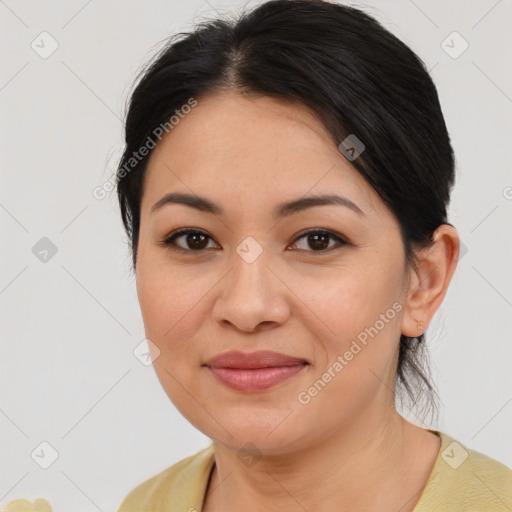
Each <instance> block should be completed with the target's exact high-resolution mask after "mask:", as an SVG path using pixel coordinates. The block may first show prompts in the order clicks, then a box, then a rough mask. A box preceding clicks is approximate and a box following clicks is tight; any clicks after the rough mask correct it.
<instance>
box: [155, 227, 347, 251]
mask: <svg viewBox="0 0 512 512" xmlns="http://www.w3.org/2000/svg"><path fill="white" fill-rule="evenodd" d="M180 239H183V240H182V243H183V244H184V245H181V244H179V243H177V240H180ZM302 239H306V243H307V244H309V246H310V247H312V248H313V250H308V249H305V250H306V251H307V252H327V250H331V249H332V248H333V247H335V246H336V243H337V244H338V246H342V245H349V242H347V241H346V240H344V239H343V238H341V236H339V235H337V234H335V233H332V232H331V231H327V230H325V229H320V230H318V229H317V230H311V231H307V232H306V233H303V234H302V235H301V236H299V237H298V238H296V239H295V242H294V244H292V245H291V246H289V247H293V246H294V245H297V242H298V241H300V240H302ZM329 239H330V240H334V241H335V242H336V243H335V244H334V245H329ZM208 240H213V239H212V238H211V237H210V235H208V234H207V233H206V232H204V231H201V230H198V229H180V230H178V231H176V232H174V233H172V234H171V235H170V236H168V237H167V238H166V239H165V240H163V241H162V242H161V243H162V245H164V246H166V247H168V248H169V249H172V250H173V251H174V250H175V251H181V252H185V253H187V252H188V253H190V252H202V251H205V250H206V249H208V248H209V247H208ZM211 248H212V247H210V249H211ZM301 250H304V249H301Z"/></svg>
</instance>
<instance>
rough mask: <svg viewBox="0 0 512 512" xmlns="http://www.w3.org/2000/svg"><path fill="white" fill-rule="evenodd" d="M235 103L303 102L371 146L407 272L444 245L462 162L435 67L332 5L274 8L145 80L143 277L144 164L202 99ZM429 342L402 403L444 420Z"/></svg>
mask: <svg viewBox="0 0 512 512" xmlns="http://www.w3.org/2000/svg"><path fill="white" fill-rule="evenodd" d="M223 91H235V92H237V93H240V94H246V95H264V96H269V97H274V98H277V99H280V100H285V101H290V102H300V103H301V104H303V105H305V106H307V107H309V108H310V109H312V111H313V112H314V113H315V114H316V115H317V116H318V118H319V119H320V120H321V121H322V123H323V124H324V126H325V127H326V129H327V130H328V131H329V133H330V134H331V136H332V139H333V142H334V143H335V144H336V145H340V143H342V141H344V139H345V138H346V137H347V136H349V135H351V134H353V135H355V136H356V137H357V138H358V139H359V140H361V141H362V142H363V144H364V146H365V150H364V151H363V153H362V154H360V156H358V157H357V158H356V159H355V160H353V161H352V162H351V163H352V165H353V166H354V167H355V169H356V170H357V171H358V172H359V173H360V174H361V175H362V176H363V177H364V178H365V179H366V180H367V182H368V183H369V184H370V185H371V186H372V187H373V189H375V191H376V192H377V193H378V194H379V196H380V197H381V198H382V200H383V201H384V203H385V204H386V205H387V206H388V207H389V209H390V210H391V212H392V213H393V214H394V215H395V216H396V218H397V219H398V221H399V223H400V226H401V234H402V239H403V242H404V249H405V256H406V264H411V265H413V266H415V252H414V251H415V250H416V249H418V248H423V247H427V246H429V245H430V244H431V243H432V241H433V240H432V238H431V235H432V233H433V231H434V230H435V229H436V228H437V227H439V226H440V225H441V224H450V223H448V222H447V212H446V208H447V206H448V203H449V200H450V192H451V188H452V186H453V184H454V180H455V175H454V155H453V150H452V147H451V144H450V138H449V135H448V133H447V129H446V125H445V122H444V118H443V114H442V111H441V107H440V104H439V98H438V95H437V91H436V88H435V85H434V84H433V82H432V80H431V78H430V76H429V74H428V71H427V69H426V67H425V65H424V63H423V62H422V61H421V60H420V59H419V57H418V56H416V54H415V53H414V52H413V51H412V50H410V49H409V48H408V47H407V46H406V45H405V44H404V43H402V42H401V41H400V40H399V39H397V38H396V37H395V36H394V35H392V34H391V33H390V32H388V31H387V30H386V29H385V28H384V27H383V26H382V25H381V24H380V23H379V22H377V21H376V20H375V19H374V18H372V17H370V16H369V15H367V14H366V13H364V12H362V11H360V10H358V9H355V8H352V7H348V6H343V5H339V4H336V3H329V2H325V1H322V0H271V1H267V2H265V3H263V4H261V5H259V6H258V7H256V8H255V9H253V10H252V11H250V12H244V13H242V14H240V16H239V17H238V18H236V19H233V20H229V19H214V20H209V21H206V22H201V23H199V24H197V26H196V27H195V29H194V30H193V31H192V32H188V33H183V32H182V33H178V34H175V35H174V36H172V37H171V38H170V39H168V40H167V41H166V44H165V47H164V48H163V50H161V51H160V52H159V53H158V54H157V56H156V57H155V58H153V59H152V61H151V62H149V63H148V64H147V65H146V67H145V68H144V69H143V70H142V72H141V74H140V75H139V76H138V78H137V81H136V87H135V88H134V91H133V93H132V95H131V98H130V102H129V106H128V112H127V116H126V124H125V127H126V133H125V142H126V146H125V151H124V154H123V156H122V158H121V161H120V163H119V167H118V170H117V194H118V199H119V203H120V208H121V215H122V220H123V224H124V227H125V229H126V233H127V234H128V236H129V239H130V243H131V253H132V263H133V269H135V268H136V264H137V245H138V238H139V223H140V204H141V198H142V195H143V189H144V174H145V168H146V164H147V160H148V158H149V156H150V154H151V152H149V153H148V154H147V155H146V156H145V157H143V158H140V157H139V156H138V157H137V159H136V160H134V158H133V157H134V153H136V152H137V151H138V150H139V148H141V147H143V146H144V145H145V144H147V141H149V140H151V141H154V135H155V133H156V130H155V129H156V128H157V127H159V126H162V125H165V124H166V123H167V126H168V125H169V123H168V121H169V119H170V118H171V116H173V114H174V113H175V112H176V110H177V109H180V107H181V106H183V105H185V104H187V103H188V102H189V101H190V99H191V98H195V99H196V100H198V99H200V97H204V96H206V95H207V94H210V93H212V94H213V93H218V92H223ZM160 131H161V130H160ZM166 131H167V130H166ZM153 146H154V144H153ZM340 149H341V146H340ZM128 164H130V165H128ZM450 225H451V224H450ZM423 338H424V334H421V335H420V336H418V337H414V338H411V337H407V336H404V335H401V338H400V347H399V361H398V367H397V377H396V379H397V381H396V383H397V386H396V387H397V390H398V391H399V393H398V394H397V395H396V396H399V397H400V399H401V400H402V399H403V398H408V399H410V400H412V403H413V404H415V405H417V404H419V402H420V399H421V400H422V399H423V398H424V397H425V396H426V397H427V398H428V399H429V403H428V404H427V405H428V406H433V407H432V410H433V411H434V410H435V409H436V407H437V406H436V403H435V397H436V392H435V390H434V388H433V386H432V385H431V384H430V382H429V378H428V361H427V359H426V352H424V343H423V341H424V340H423ZM398 384H400V385H398ZM402 388H403V389H402ZM404 390H405V392H406V393H402V392H401V391H404Z"/></svg>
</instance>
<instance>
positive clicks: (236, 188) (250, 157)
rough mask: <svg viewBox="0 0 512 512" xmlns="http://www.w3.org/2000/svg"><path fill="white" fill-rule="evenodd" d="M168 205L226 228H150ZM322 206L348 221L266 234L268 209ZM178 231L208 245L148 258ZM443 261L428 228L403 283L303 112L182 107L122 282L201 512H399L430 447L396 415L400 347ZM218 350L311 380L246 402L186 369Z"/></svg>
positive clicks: (316, 217)
mask: <svg viewBox="0 0 512 512" xmlns="http://www.w3.org/2000/svg"><path fill="white" fill-rule="evenodd" d="M169 192H183V193H188V194H196V195H199V196H203V197H207V198H208V199H210V200H211V201H214V202H216V203H219V204H220V205H221V206H222V207H223V208H224V209H225V213H224V214H223V215H217V214H212V213H207V212H201V211H198V210H195V209H193V208H191V207H188V206H185V205H178V204H169V205H166V206H164V207H162V208H160V209H158V210H156V211H154V212H153V213H151V207H152V206H153V205H154V204H155V203H156V202H157V201H158V200H159V199H161V197H163V196H164V195H165V194H167V193H169ZM333 193H336V194H339V195H343V196H345V197H347V198H349V199H350V200H351V201H353V202H354V203H356V204H357V205H358V207H359V208H360V209H361V210H362V211H363V212H364V215H359V214H357V213H356V212H354V211H353V210H351V209H349V208H347V207H344V206H337V205H324V206H316V207H313V208H310V209H308V210H304V211H301V212H298V213H295V214H293V215H290V216H289V217H286V218H283V219H277V218H276V217H274V209H275V207H276V205H277V204H279V203H281V202H284V201H289V200H292V199H298V198H301V197H303V196H310V195H313V194H316V195H319V194H333ZM178 228H195V229H199V230H201V231H204V232H206V234H207V235H208V237H210V238H207V239H206V241H205V242H204V243H203V245H200V244H198V243H197V242H195V243H196V245H193V243H194V240H192V244H190V243H189V245H187V237H186V236H182V237H181V238H180V239H178V240H175V243H176V244H177V245H178V246H181V247H182V248H185V250H186V249H188V251H189V252H187V253H180V252H177V251H173V250H172V249H171V247H172V246H167V247H166V246H165V245H163V244H162V241H163V240H165V239H166V238H168V236H169V235H170V234H171V233H172V232H173V231H175V230H177V229H178ZM315 229H316V230H318V229H325V230H328V231H331V232H333V233H334V234H335V235H336V234H338V235H339V236H341V238H343V239H345V240H346V241H347V242H348V244H345V245H339V244H338V242H337V241H336V239H335V238H325V239H324V246H322V247H325V248H321V249H320V250H318V249H317V250H315V248H317V247H318V246H315V245H314V243H311V238H309V242H308V236H302V235H303V232H304V231H305V230H315ZM248 236H251V237H252V238H253V239H254V240H255V241H256V242H257V244H258V245H259V247H260V248H261V249H262V253H261V254H260V255H259V257H258V258H256V259H255V261H253V262H251V263H248V262H247V261H246V260H244V258H242V257H241V256H240V255H239V253H237V251H236V249H237V247H239V245H240V244H241V242H242V241H244V239H246V237H248ZM299 236H300V237H301V238H299ZM189 241H190V239H189ZM313 242H314V241H313ZM198 246H200V247H207V248H206V249H203V250H202V251H200V252H198V251H197V249H196V247H198ZM194 251H195V252H194ZM458 252H459V238H458V236H457V232H456V230H455V229H453V228H452V227H451V226H448V225H443V226H440V227H439V228H438V230H437V231H436V233H435V243H434V244H433V245H432V246H431V247H429V248H428V249H424V250H423V251H421V252H420V253H418V256H419V259H418V262H419V265H418V270H417V271H415V270H413V269H412V268H408V267H407V266H406V263H405V253H404V247H403V242H402V239H401V237H400V229H399V224H398V222H397V220H396V219H395V217H394V216H393V215H392V213H391V212H390V211H389V210H388V208H387V207H386V206H385V204H384V203H383V202H382V200H381V199H380V198H379V196H378V195H377V194H376V193H375V191H374V190H373V189H372V188H371V187H370V185H369V184H368V183H367V182H366V181H365V180H364V179H363V178H362V177H361V176H360V175H359V174H358V173H357V171H356V170H355V169H354V168H353V167H352V166H351V164H350V162H349V161H348V160H347V159H346V158H345V157H344V156H343V155H342V154H341V153H340V151H339V150H338V148H337V147H336V145H335V144H334V143H333V141H332V139H331V137H330V135H329V133H328V132H327V131H326V130H325V128H324V127H323V125H322V124H321V123H320V121H319V120H318V119H317V118H316V117H315V116H314V114H313V113H312V112H311V111H309V110H308V109H307V108H306V107H305V106H301V105H297V104H289V103H285V102H282V101H279V100H276V99H272V98H268V97H244V96H241V95H239V94H237V93H234V92H227V93H223V94H216V95H212V96H209V97H204V98H199V99H198V105H197V106H196V107H195V108H194V109H193V110H192V111H191V112H190V113H189V114H188V115H187V116H186V117H185V118H184V119H182V120H181V121H180V122H179V124H178V125H176V126H175V127H174V128H173V130H172V131H171V132H170V133H169V134H168V135H166V136H165V138H164V139H163V140H162V141H161V142H160V143H159V145H158V146H157V147H156V148H155V150H154V151H153V153H152V155H151V157H150V161H149V163H148V169H147V175H146V178H145V190H144V194H143V198H142V203H141V224H140V239H139V245H138V252H137V257H138V260H137V261H138V263H137V271H136V276H137V293H138V298H139V302H140V306H141V311H142V316H143V320H144V325H145V332H146V337H147V338H149V339H150V340H151V341H152V342H153V343H154V345H155V347H158V350H159V351H160V352H159V353H158V351H157V350H156V348H154V347H153V348H152V351H153V355H154V357H156V356H158V357H156V358H155V360H154V363H153V364H154V367H155V370H156V372H157V375H158V378H159V379H160V382H161V383H162V386H163V387H164V389H165V391H166V393H167V394H168V396H169V398H170V399H171V400H172V402H173V403H174V404H175V406H176V407H177V408H178V409H179V411H180V412H181V413H182V414H183V415H184V416H185V417H186V418H187V419H188V420H189V421H190V422H191V423H192V424H193V425H194V426H195V427H197V428H198V429H199V430H200V431H202V432H203V433H204V434H205V435H207V436H208V437H210V438H211V439H212V440H213V441H214V443H215V447H216V466H215V470H214V472H213V475H212V479H211V481H210V485H209V487H208V492H207V498H206V502H205V506H204V510H205V511H206V512H212V511H219V510H251V511H252V510H262V511H263V510H284V511H287V510H290V511H292V510H303V508H305V509H306V510H315V511H317V512H322V511H324V510H326V511H327V510H331V511H332V510H337V509H339V510H341V509H343V507H347V510H361V511H362V510H377V509H379V510H400V512H407V511H408V510H409V511H410V510H412V509H413V508H414V505H415V503H416V502H417V500H418V499H419V495H420V493H421V491H422V489H423V487H424V486H425V484H426V481H427V479H428V476H429V474H430V471H431V469H432V467H433V464H434V462H435V459H436V457H437V454H438V451H439V446H440V441H439V438H438V437H437V436H436V435H434V434H433V433H431V432H429V431H427V430H424V429H422V428H420V427H418V426H415V425H413V424H411V423H409V422H407V421H405V420H404V419H403V418H402V417H401V416H400V415H398V413H397V412H396V410H395V407H394V400H393V389H394V381H395V372H396V364H397V360H398V359H397V358H398V343H399V338H400V333H403V334H405V335H408V336H415V335H418V334H419V333H420V332H421V331H419V330H418V327H417V326H418V324H421V325H423V327H424V328H425V329H426V328H427V326H428V323H429V321H430V320H431V318H432V317H433V315H434V313H435V312H436V310H437V309H438V308H439V306H440V304H441V302H442V300H443V298H444V296H445V293H446V291H447V288H448V285H449V283H450V280H451V278H452V275H453V273H454V271H455V268H456V264H457V260H458ZM394 303H395V304H397V303H398V304H399V305H400V309H399V311H395V313H396V314H394V315H393V318H392V319H389V318H388V317H389V316H391V315H390V314H389V313H388V317H387V318H388V321H387V322H386V323H385V325H384V327H383V328H381V329H380V330H379V331H378V334H377V335H374V337H373V338H368V342H367V344H366V345H365V346H362V349H361V350H360V351H359V352H358V353H357V355H355V356H354V357H353V359H352V360H351V361H349V362H348V364H346V365H345V366H344V367H343V369H342V370H341V371H339V372H338V373H336V376H335V377H333V378H332V379H331V380H330V382H328V384H327V385H326V386H325V387H324V388H323V389H322V390H321V391H320V392H318V393H317V394H316V395H315V396H314V397H311V400H310V401H309V403H307V404H303V403H300V401H299V400H298V398H297V397H298V394H299V393H300V392H304V391H307V390H308V389H309V388H310V387H311V386H312V384H313V383H314V382H315V381H317V380H318V379H320V378H321V377H322V375H323V374H324V373H325V371H326V370H327V369H328V368H329V367H332V365H333V363H334V362H335V361H336V360H337V358H338V356H340V355H343V354H344V353H345V352H346V351H347V350H349V348H350V346H351V344H352V342H353V340H355V339H356V338H357V336H358V334H360V333H361V332H362V331H364V329H365V328H367V327H370V326H374V325H375V324H376V321H377V320H379V318H381V316H380V315H382V314H386V312H387V311H388V310H390V309H393V304H394ZM228 350H240V351H244V352H254V351H258V350H273V351H277V352H281V353H284V354H287V355H290V356H295V357H300V358H303V359H305V360H306V361H307V362H308V363H309V365H308V366H306V367H305V368H304V370H302V371H301V372H299V373H298V374H297V375H295V376H294V377H292V378H291V379H289V380H287V381H285V382H281V383H280V384H278V385H277V386H274V387H272V388H270V389H268V390H265V391H260V392H253V393H244V392H241V391H235V390H232V389H230V388H227V387H226V386H225V385H223V384H222V383H220V382H218V381H217V380H216V379H215V378H214V376H213V375H212V374H211V373H210V371H209V370H208V368H206V367H204V366H202V365H203V363H204V362H205V361H206V360H207V359H209V358H211V357H213V356H216V355H218V354H220V353H222V352H225V351H228ZM247 443H251V445H250V446H249V447H248V446H246V444H247ZM243 447H244V449H243V450H242V448H243ZM246 452H247V453H246ZM241 455H252V456H253V457H254V458H253V459H250V458H246V459H245V461H246V463H244V461H243V460H242V459H243V457H241ZM247 461H252V462H253V463H247ZM254 462H255V463H254ZM369 489H371V491H372V492H368V490H369ZM302 507H303V508H302ZM401 507H402V508H401Z"/></svg>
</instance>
